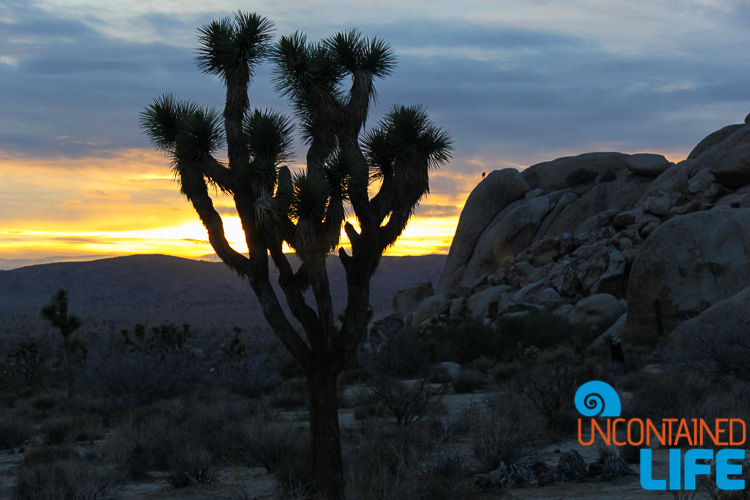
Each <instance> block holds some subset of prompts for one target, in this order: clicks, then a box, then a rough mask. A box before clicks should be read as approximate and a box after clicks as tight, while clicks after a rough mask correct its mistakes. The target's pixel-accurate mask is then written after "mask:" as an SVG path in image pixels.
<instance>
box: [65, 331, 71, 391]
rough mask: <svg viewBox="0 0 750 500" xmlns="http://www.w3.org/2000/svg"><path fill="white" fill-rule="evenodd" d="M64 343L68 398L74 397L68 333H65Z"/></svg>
mask: <svg viewBox="0 0 750 500" xmlns="http://www.w3.org/2000/svg"><path fill="white" fill-rule="evenodd" d="M63 344H64V346H65V375H66V377H67V379H68V399H70V398H72V397H73V367H72V366H71V364H70V339H69V338H68V335H63Z"/></svg>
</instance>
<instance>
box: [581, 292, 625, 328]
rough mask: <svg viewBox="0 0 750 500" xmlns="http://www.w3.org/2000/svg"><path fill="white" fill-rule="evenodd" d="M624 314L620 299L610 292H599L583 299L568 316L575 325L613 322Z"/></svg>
mask: <svg viewBox="0 0 750 500" xmlns="http://www.w3.org/2000/svg"><path fill="white" fill-rule="evenodd" d="M621 315H622V306H621V305H620V301H619V300H617V298H615V297H614V296H612V295H610V294H608V293H597V294H596V295H590V296H588V297H586V298H585V299H581V300H579V301H578V303H577V304H576V305H575V307H574V308H573V310H572V311H571V312H570V316H568V322H569V323H570V324H573V325H584V326H592V327H593V326H598V325H601V324H604V323H612V322H613V321H615V320H616V319H617V318H619V317H620V316H621Z"/></svg>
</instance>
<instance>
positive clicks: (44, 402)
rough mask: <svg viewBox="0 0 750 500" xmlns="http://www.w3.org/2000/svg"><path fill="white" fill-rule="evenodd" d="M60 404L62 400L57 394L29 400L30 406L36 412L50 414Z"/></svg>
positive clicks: (40, 395) (43, 395)
mask: <svg viewBox="0 0 750 500" xmlns="http://www.w3.org/2000/svg"><path fill="white" fill-rule="evenodd" d="M59 403H60V398H59V397H58V396H56V395H55V394H39V395H38V396H35V397H33V398H31V399H30V400H29V406H30V407H31V408H33V409H35V410H39V411H42V412H49V411H51V410H54V409H55V408H56V407H57V406H58V405H59Z"/></svg>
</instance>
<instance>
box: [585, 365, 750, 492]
mask: <svg viewBox="0 0 750 500" xmlns="http://www.w3.org/2000/svg"><path fill="white" fill-rule="evenodd" d="M574 402H575V406H576V410H578V413H580V414H581V415H582V416H583V417H585V418H588V419H590V420H589V423H588V424H584V420H585V419H582V418H579V419H578V442H579V443H580V444H581V445H582V446H591V445H593V444H594V443H595V442H596V440H597V437H598V438H599V439H601V440H602V441H603V442H604V444H606V445H607V446H611V445H612V444H614V445H615V446H637V447H641V450H640V454H641V486H643V488H645V489H647V490H667V489H669V490H681V489H685V490H695V489H696V477H697V476H699V475H708V476H710V475H711V473H712V467H715V469H716V470H715V472H716V486H717V487H718V488H719V489H722V490H744V489H745V481H744V480H742V479H733V478H730V476H737V475H741V474H742V464H741V463H730V460H731V461H737V460H739V461H742V460H744V459H745V450H744V449H737V448H730V447H731V446H743V445H744V444H745V441H746V437H747V429H746V427H745V422H744V420H741V419H739V418H717V419H715V420H714V421H713V422H709V421H706V420H704V419H702V418H691V419H686V418H665V419H662V420H661V421H654V420H651V419H649V418H647V419H641V418H631V419H625V418H622V417H620V414H621V412H622V405H621V404H620V396H618V394H617V391H615V389H614V388H613V387H612V386H611V385H609V384H608V383H606V382H602V381H601V380H592V381H590V382H586V383H585V384H583V385H582V386H581V387H579V388H578V390H577V391H576V394H575V399H574ZM605 417H606V418H605ZM584 429H585V430H584ZM656 443H658V444H659V445H661V446H662V447H665V448H668V449H669V477H668V478H663V479H662V478H654V477H653V467H652V465H653V460H652V454H651V448H649V447H650V446H651V445H652V444H656ZM686 446H687V447H689V449H687V450H686V451H685V452H683V449H682V448H683V447H686ZM703 446H712V448H702V447H703ZM722 447H724V448H722ZM714 448H721V449H719V450H718V451H716V453H714ZM712 463H713V465H712Z"/></svg>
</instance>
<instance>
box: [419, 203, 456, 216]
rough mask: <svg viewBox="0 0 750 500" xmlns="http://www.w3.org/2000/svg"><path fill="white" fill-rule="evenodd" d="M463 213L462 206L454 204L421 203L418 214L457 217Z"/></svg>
mask: <svg viewBox="0 0 750 500" xmlns="http://www.w3.org/2000/svg"><path fill="white" fill-rule="evenodd" d="M460 213H461V207H456V206H453V205H432V204H422V205H419V209H418V210H417V214H419V216H420V217H456V216H458V215H459V214H460Z"/></svg>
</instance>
